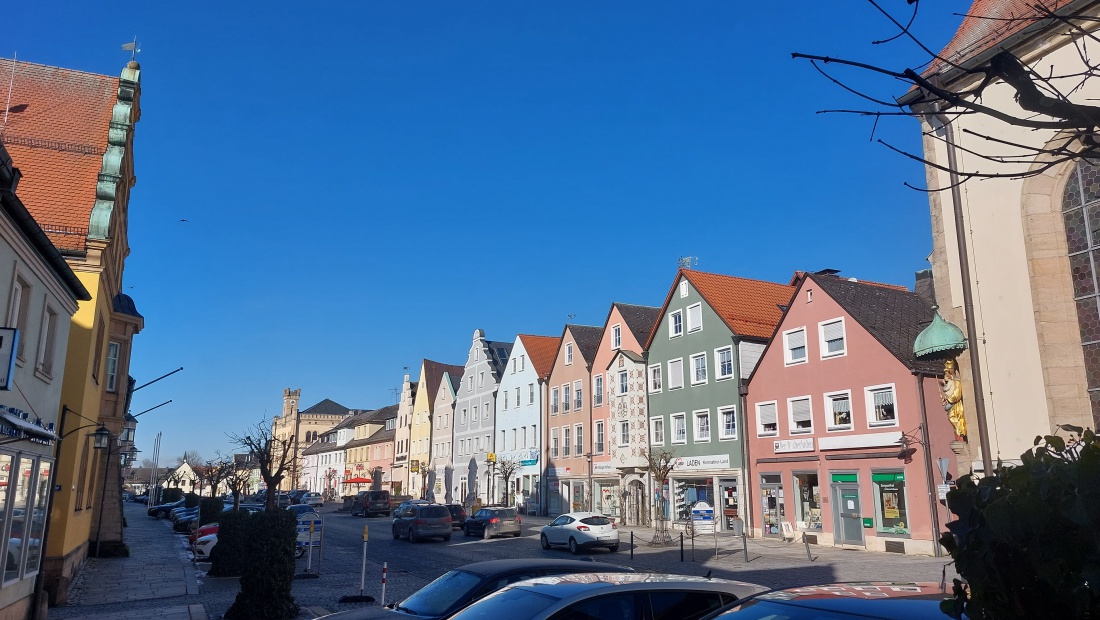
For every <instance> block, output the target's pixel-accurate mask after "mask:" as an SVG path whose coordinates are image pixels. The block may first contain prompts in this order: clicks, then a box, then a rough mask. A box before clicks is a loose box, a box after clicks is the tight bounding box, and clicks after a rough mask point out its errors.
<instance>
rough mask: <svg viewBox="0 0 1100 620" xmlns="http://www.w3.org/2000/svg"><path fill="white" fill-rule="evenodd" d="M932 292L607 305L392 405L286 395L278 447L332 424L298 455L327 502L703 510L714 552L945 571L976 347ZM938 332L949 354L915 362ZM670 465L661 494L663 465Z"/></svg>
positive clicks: (842, 289)
mask: <svg viewBox="0 0 1100 620" xmlns="http://www.w3.org/2000/svg"><path fill="white" fill-rule="evenodd" d="M927 275H928V274H927V272H926V273H924V274H922V278H921V279H920V280H919V281H920V282H921V283H922V284H927V285H930V278H928V277H926V276H927ZM923 288H924V291H925V293H924V294H923V295H922V294H918V293H915V292H911V291H909V290H908V289H906V288H905V287H901V286H893V285H885V284H878V283H870V282H860V281H857V280H855V279H846V278H842V277H840V276H839V275H837V273H836V272H833V271H823V272H818V273H803V272H799V273H796V274H795V276H794V277H793V278H792V279H791V281H790V282H788V283H785V284H784V283H774V282H765V281H760V280H751V279H746V278H738V277H733V276H727V275H719V274H712V273H705V272H702V271H697V270H692V269H686V268H682V269H680V270H679V271H678V272H677V274H676V278H675V280H674V282H673V283H672V286H671V287H670V289H669V291H668V294H667V295H666V297H665V300H664V303H663V304H662V305H661V306H660V307H655V306H640V305H632V304H624V303H618V302H616V303H612V304H611V306H610V308H609V309H608V313H607V316H606V319H605V321H604V323H603V324H602V325H598V326H588V325H572V324H570V325H565V326H564V328H563V329H562V332H561V334H560V335H556V336H538V335H529V334H520V335H518V336H516V337H515V339H514V340H513V341H511V342H501V341H493V340H489V339H488V338H487V337H486V334H485V332H484V331H482V330H481V329H477V330H475V331H474V332H473V336H472V339H471V344H470V349H469V351H468V352H467V356H466V360H465V363H464V364H462V365H457V364H456V365H449V364H444V363H440V362H436V361H433V360H429V359H424V360H423V361H422V363H421V367H420V369H419V374H418V375H415V376H414V375H410V374H406V375H405V377H404V384H403V386H402V392H401V396H400V400H399V402H398V403H397V404H395V405H391V406H388V407H384V408H382V409H377V410H348V409H346V408H344V407H343V406H341V405H338V404H336V403H333V402H332V401H327V400H326V401H322V402H321V403H318V404H317V405H314V406H313V407H310V408H308V409H306V410H303V411H301V412H297V411H296V410H295V409H294V408H293V405H294V403H295V402H296V400H297V397H298V392H297V391H296V390H293V391H292V390H288V391H286V392H284V415H283V416H281V418H280V419H278V420H276V428H280V425H281V426H287V425H288V423H289V421H291V420H294V419H296V418H295V416H299V417H301V416H309V415H323V414H330V415H332V416H334V418H333V423H332V424H331V426H330V427H329V428H328V429H327V430H324V431H321V432H319V433H317V432H316V431H314V434H312V435H311V434H310V433H309V432H306V433H304V434H302V437H301V439H302V440H303V441H304V442H305V443H304V445H306V447H304V449H303V450H302V455H303V457H302V458H303V466H302V477H301V481H302V482H301V484H300V485H299V486H302V487H303V488H309V489H312V490H319V491H323V492H326V493H328V494H329V495H332V496H335V495H348V494H352V493H354V492H355V491H357V490H360V489H369V488H377V489H388V490H390V491H391V492H392V493H393V494H395V495H398V496H413V497H430V498H433V499H435V500H437V501H442V502H460V503H465V504H468V505H472V504H475V503H507V504H509V505H517V506H520V507H521V508H522V509H524V510H526V511H528V512H531V513H536V512H537V513H540V514H549V515H556V514H560V513H564V512H569V511H571V510H581V509H591V510H595V511H599V512H603V513H605V514H608V515H611V516H614V517H616V518H618V519H620V520H621V521H623V522H624V523H626V524H649V523H651V522H652V520H653V519H654V517H656V516H662V517H664V518H667V519H669V520H671V521H672V523H673V527H686V526H687V523H688V522H689V521H690V519H691V510H692V508H693V506H696V504H697V502H700V501H702V502H706V503H708V504H710V505H711V506H713V507H714V509H715V511H716V512H715V514H716V521H717V529H718V531H719V532H731V533H741V532H743V531H745V529H746V528H748V530H749V532H750V533H751V534H753V535H757V536H764V537H769V536H771V537H777V538H788V539H789V538H793V537H796V536H801V535H802V534H803V533H804V534H806V535H807V536H809V537H810V538H811V540H812V541H816V542H818V543H821V544H835V545H854V546H859V547H867V548H872V549H878V550H895V551H903V552H919V553H932V552H933V551H934V544H933V541H934V540H935V539H936V538H938V536H937V535H936V532H937V531H938V529H939V527H940V525H941V524H942V523H943V522H944V519H945V518H946V516H947V515H946V511H945V509H944V508H943V506H942V505H941V503H940V502H939V501H938V500H937V493H938V492H939V490H940V487H941V485H943V484H945V482H946V480H948V479H950V478H952V477H954V476H955V475H956V474H957V471H958V469H957V466H956V463H955V459H954V452H953V451H952V447H953V444H955V443H960V442H963V441H964V438H963V437H961V436H960V437H956V434H955V432H954V428H953V427H952V424H951V421H950V420H949V417H948V415H947V413H946V412H945V409H944V407H943V399H942V398H941V395H942V394H943V384H942V383H941V381H940V380H941V379H942V376H943V368H944V364H943V362H942V358H944V357H950V356H952V355H955V354H957V353H958V352H959V351H960V350H961V348H962V347H964V346H965V345H963V344H962V342H961V341H962V336H961V333H960V332H959V331H958V329H957V328H953V326H951V325H949V324H947V323H945V322H943V321H942V320H940V319H936V320H935V321H934V320H933V319H934V318H936V317H937V316H938V315H937V314H936V312H935V309H934V305H933V301H932V293H931V288H930V286H925V287H923ZM929 329H931V330H932V331H930V332H928V331H926V333H925V334H924V336H923V338H924V341H928V340H929V339H933V340H935V342H936V343H938V344H936V345H935V346H933V347H932V348H933V349H935V350H936V352H937V353H938V354H937V355H933V356H932V357H933V358H934V359H932V360H922V359H918V357H917V355H916V354H915V353H914V345H915V343H918V336H919V335H920V334H921V332H922V330H929ZM936 339H938V340H936ZM948 385H949V386H950V385H954V384H952V383H951V382H950V381H949V382H948ZM956 447H957V446H956ZM661 453H668V454H669V455H671V456H672V458H673V464H674V465H673V469H672V471H671V473H670V474H669V476H668V479H667V480H665V481H658V480H655V479H654V476H652V475H651V470H650V466H649V462H650V459H649V456H651V455H652V456H656V455H659V454H661ZM509 465H510V466H509ZM502 468H503V469H505V470H511V471H508V472H507V475H502V471H501V470H502Z"/></svg>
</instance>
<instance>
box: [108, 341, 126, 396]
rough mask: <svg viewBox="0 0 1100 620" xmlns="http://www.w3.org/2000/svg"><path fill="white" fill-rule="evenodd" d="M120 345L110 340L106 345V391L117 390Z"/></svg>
mask: <svg viewBox="0 0 1100 620" xmlns="http://www.w3.org/2000/svg"><path fill="white" fill-rule="evenodd" d="M121 349H122V345H121V344H119V343H117V342H112V343H109V344H108V345H107V391H108V392H114V391H116V390H118V356H119V352H120V351H121Z"/></svg>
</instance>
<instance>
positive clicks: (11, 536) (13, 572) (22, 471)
mask: <svg viewBox="0 0 1100 620" xmlns="http://www.w3.org/2000/svg"><path fill="white" fill-rule="evenodd" d="M34 466H35V461H34V460H33V459H19V464H18V473H16V474H15V476H14V477H13V478H14V479H12V480H9V482H10V485H9V486H10V489H9V491H8V492H9V493H10V495H9V496H8V498H7V501H10V502H12V503H13V504H14V505H15V510H14V511H12V514H13V515H16V516H13V517H12V521H11V525H10V530H8V557H9V558H14V560H15V561H14V562H12V561H8V562H5V566H4V583H8V582H10V581H14V580H16V579H18V578H19V573H20V570H19V569H20V568H21V567H22V560H23V557H24V556H23V553H24V552H25V551H26V547H28V546H29V545H24V544H23V543H24V542H25V540H26V534H27V515H28V513H30V511H31V510H30V509H31V506H30V502H31V499H32V496H33V495H34V494H33V493H32V491H33V488H32V487H31V486H30V480H31V472H32V471H34ZM12 471H15V470H14V469H13V470H12ZM5 503H6V502H5ZM5 508H6V506H5Z"/></svg>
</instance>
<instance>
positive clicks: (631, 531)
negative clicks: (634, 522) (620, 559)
mask: <svg viewBox="0 0 1100 620" xmlns="http://www.w3.org/2000/svg"><path fill="white" fill-rule="evenodd" d="M630 561H631V562H633V561H634V530H630Z"/></svg>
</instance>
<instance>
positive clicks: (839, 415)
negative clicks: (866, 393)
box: [825, 394, 852, 431]
mask: <svg viewBox="0 0 1100 620" xmlns="http://www.w3.org/2000/svg"><path fill="white" fill-rule="evenodd" d="M825 398H826V400H827V401H828V404H829V406H830V408H831V409H832V416H833V417H832V418H830V419H829V422H830V424H829V430H831V431H837V430H847V429H850V428H852V399H851V398H850V397H849V396H848V395H847V394H834V395H831V396H826V397H825Z"/></svg>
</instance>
